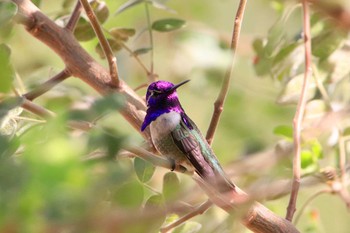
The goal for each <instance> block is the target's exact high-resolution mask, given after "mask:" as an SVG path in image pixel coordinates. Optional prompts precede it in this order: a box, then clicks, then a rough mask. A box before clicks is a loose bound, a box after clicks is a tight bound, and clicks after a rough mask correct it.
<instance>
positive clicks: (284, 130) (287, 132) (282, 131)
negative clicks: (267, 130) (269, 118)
mask: <svg viewBox="0 0 350 233" xmlns="http://www.w3.org/2000/svg"><path fill="white" fill-rule="evenodd" d="M273 133H274V134H275V135H279V136H283V137H286V138H287V139H290V140H292V139H293V127H292V126H289V125H279V126H277V127H276V128H274V130H273Z"/></svg>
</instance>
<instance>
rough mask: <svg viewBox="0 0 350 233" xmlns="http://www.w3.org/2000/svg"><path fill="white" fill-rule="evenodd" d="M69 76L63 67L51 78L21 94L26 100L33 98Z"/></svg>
mask: <svg viewBox="0 0 350 233" xmlns="http://www.w3.org/2000/svg"><path fill="white" fill-rule="evenodd" d="M69 76H70V74H69V72H68V70H66V69H64V70H63V71H61V72H60V73H58V74H56V75H55V76H54V77H52V78H51V79H49V80H47V81H46V82H45V83H43V84H41V85H40V86H38V87H37V88H35V89H34V90H32V91H30V92H28V93H26V94H24V95H23V96H24V97H25V98H26V99H28V100H34V99H35V98H37V97H39V96H41V95H42V94H44V93H46V92H47V91H49V90H51V89H52V88H53V87H54V86H56V85H57V84H58V83H60V82H62V81H64V80H65V79H66V78H68V77H69Z"/></svg>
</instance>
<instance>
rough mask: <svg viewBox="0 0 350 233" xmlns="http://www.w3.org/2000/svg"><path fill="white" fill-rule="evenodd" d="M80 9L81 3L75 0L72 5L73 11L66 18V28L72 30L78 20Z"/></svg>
mask: <svg viewBox="0 0 350 233" xmlns="http://www.w3.org/2000/svg"><path fill="white" fill-rule="evenodd" d="M81 11H82V7H81V3H80V1H79V0H77V3H76V5H75V7H74V10H73V12H72V14H71V16H70V18H69V20H68V23H67V25H66V29H67V30H69V31H71V32H74V29H75V26H76V25H77V23H78V20H79V18H80V14H81Z"/></svg>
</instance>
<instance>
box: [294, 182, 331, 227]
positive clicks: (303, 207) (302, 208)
mask: <svg viewBox="0 0 350 233" xmlns="http://www.w3.org/2000/svg"><path fill="white" fill-rule="evenodd" d="M329 192H331V190H329V189H325V190H321V191H318V192H317V193H315V194H313V195H312V196H311V197H309V198H308V199H307V200H306V201H305V203H304V205H302V206H301V208H300V210H299V213H298V215H297V216H296V217H295V220H294V221H293V224H294V225H297V224H298V222H299V219H300V217H301V215H302V214H303V213H304V211H305V208H306V207H307V206H308V205H309V204H310V203H311V201H313V200H314V199H315V198H316V197H318V196H320V195H321V194H323V193H329Z"/></svg>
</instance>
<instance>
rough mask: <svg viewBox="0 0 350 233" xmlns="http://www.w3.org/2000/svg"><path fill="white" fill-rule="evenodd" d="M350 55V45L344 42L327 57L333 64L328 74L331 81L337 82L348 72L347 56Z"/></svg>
mask: <svg viewBox="0 0 350 233" xmlns="http://www.w3.org/2000/svg"><path fill="white" fill-rule="evenodd" d="M349 56H350V45H349V43H346V44H345V45H344V46H343V47H342V48H341V49H338V50H336V51H335V52H334V53H333V54H331V56H330V57H329V59H328V60H329V62H330V64H331V65H332V66H333V67H332V72H331V74H330V81H331V82H332V83H336V82H339V81H340V80H342V79H343V78H344V77H346V75H348V74H349V73H350V65H349V61H348V58H349Z"/></svg>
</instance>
